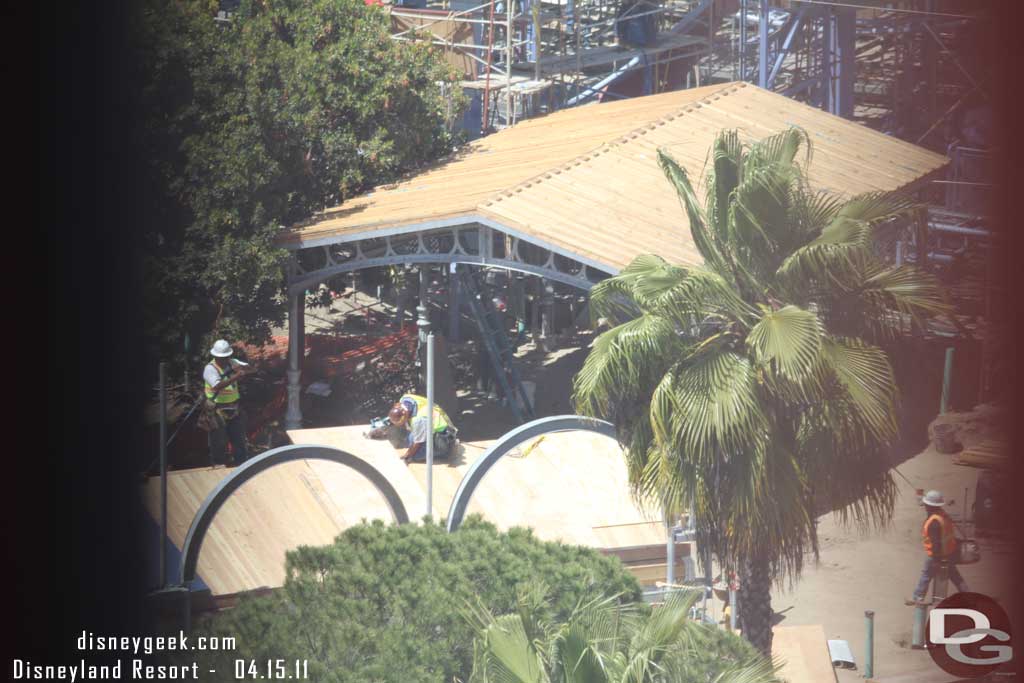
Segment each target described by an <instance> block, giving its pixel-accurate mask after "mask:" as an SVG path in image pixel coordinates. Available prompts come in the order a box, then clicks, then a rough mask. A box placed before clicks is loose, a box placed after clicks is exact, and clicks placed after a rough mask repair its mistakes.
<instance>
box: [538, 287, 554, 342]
mask: <svg viewBox="0 0 1024 683" xmlns="http://www.w3.org/2000/svg"><path fill="white" fill-rule="evenodd" d="M540 282H541V295H540V346H541V348H542V349H544V350H545V351H547V352H549V353H550V352H551V351H554V350H555V335H554V329H553V325H554V322H555V320H554V318H555V315H554V314H555V297H554V294H555V288H554V287H553V286H552V285H551V283H550V282H549V281H548V280H547V279H541V281H540Z"/></svg>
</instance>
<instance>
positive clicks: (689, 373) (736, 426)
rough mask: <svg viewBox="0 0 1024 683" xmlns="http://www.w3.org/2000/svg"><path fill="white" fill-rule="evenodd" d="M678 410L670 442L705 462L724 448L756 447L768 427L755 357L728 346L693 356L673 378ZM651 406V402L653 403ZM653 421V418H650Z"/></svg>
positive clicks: (728, 449) (674, 401)
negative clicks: (753, 359)
mask: <svg viewBox="0 0 1024 683" xmlns="http://www.w3.org/2000/svg"><path fill="white" fill-rule="evenodd" d="M672 389H673V397H672V402H673V404H674V409H675V412H674V414H673V415H672V416H670V417H659V418H658V419H669V420H670V424H671V425H672V437H671V441H670V442H669V444H664V445H666V446H668V445H670V444H671V446H672V447H674V448H675V449H676V450H678V452H680V453H681V454H683V455H684V457H686V458H688V459H695V460H696V461H697V462H702V463H706V462H708V461H710V460H713V459H714V458H715V457H717V456H718V455H719V454H720V453H721V452H723V451H724V452H743V451H745V450H748V449H752V448H757V447H758V444H759V443H761V442H763V440H764V439H765V438H766V437H767V435H768V431H769V422H768V418H767V416H766V415H765V414H764V411H763V409H762V406H761V403H760V400H759V397H758V392H757V378H756V374H755V371H754V368H753V364H752V363H751V361H750V360H749V359H748V358H747V357H746V356H744V355H741V354H739V353H736V352H734V351H730V350H728V349H727V348H713V347H712V348H709V349H708V350H705V351H703V352H701V353H698V354H696V355H694V356H691V357H689V358H688V359H687V360H686V362H685V364H683V365H682V366H681V367H680V369H679V370H678V372H677V373H676V375H675V378H674V379H673V381H672ZM652 407H653V406H652ZM653 421H654V419H653V418H652V422H653Z"/></svg>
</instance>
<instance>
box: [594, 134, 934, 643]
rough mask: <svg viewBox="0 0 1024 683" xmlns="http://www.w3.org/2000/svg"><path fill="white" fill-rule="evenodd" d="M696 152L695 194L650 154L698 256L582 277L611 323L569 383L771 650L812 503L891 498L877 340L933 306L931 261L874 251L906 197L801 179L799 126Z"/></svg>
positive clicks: (807, 547)
mask: <svg viewBox="0 0 1024 683" xmlns="http://www.w3.org/2000/svg"><path fill="white" fill-rule="evenodd" d="M801 146H806V156H805V158H804V160H803V162H802V163H801V162H800V160H798V156H797V155H798V152H799V150H800V148H801ZM711 157H712V158H711V163H710V165H709V172H708V174H707V176H706V178H705V186H706V197H705V201H704V203H703V205H702V204H701V202H700V201H699V200H698V199H697V195H696V192H695V190H694V188H693V186H692V184H691V182H690V179H689V177H688V175H687V173H686V171H685V170H684V169H683V168H682V167H681V166H680V165H679V164H678V163H676V162H675V161H674V160H673V159H672V158H671V157H670V156H668V155H667V154H665V153H664V152H661V153H659V157H658V158H659V163H660V165H661V167H662V169H663V170H664V172H665V174H666V176H667V177H668V179H669V180H670V181H671V182H672V184H673V186H674V187H675V188H676V191H677V192H678V194H679V197H680V200H681V202H682V204H683V206H684V207H685V210H686V213H687V215H688V217H689V223H690V233H691V234H692V237H693V241H694V243H695V244H696V246H697V248H698V249H699V250H700V253H701V255H702V256H703V259H704V264H703V265H702V266H699V267H692V268H690V267H685V268H684V267H680V266H676V265H673V264H671V263H667V262H666V261H665V260H664V259H662V258H660V257H658V256H653V255H647V256H640V257H638V258H636V259H635V260H634V261H633V262H632V263H631V264H630V265H629V266H627V267H626V268H625V269H624V270H623V271H622V272H620V273H619V274H618V275H617V276H615V277H613V278H610V279H608V280H606V281H604V282H602V283H600V284H598V285H596V286H595V287H594V289H593V290H592V292H591V306H592V310H593V312H594V315H595V316H598V317H604V318H606V319H608V320H610V321H611V322H612V323H613V324H614V325H615V326H614V327H613V328H612V329H610V330H608V331H606V332H604V333H602V334H601V335H600V336H599V337H598V338H597V339H596V340H595V342H594V346H593V350H592V352H591V354H590V355H589V357H588V358H587V361H586V363H585V364H584V366H583V368H582V370H581V371H580V373H579V374H578V375H577V377H576V379H575V387H574V388H575V398H576V403H577V408H578V409H579V410H580V412H582V413H584V414H590V415H596V416H605V417H607V418H609V419H611V420H612V421H613V422H614V423H615V425H616V427H617V429H618V434H619V438H620V439H621V440H622V442H623V443H624V445H625V450H626V453H627V459H628V471H629V476H630V481H631V483H632V485H633V486H634V488H635V490H636V492H637V493H638V494H639V495H641V496H645V497H651V498H654V499H655V500H657V501H659V502H660V503H661V504H662V505H663V506H664V507H665V508H666V510H667V511H669V512H678V511H681V510H683V509H686V508H687V507H692V509H693V510H694V513H695V516H696V521H697V530H698V541H699V542H700V543H704V544H707V545H706V547H708V548H709V549H711V550H712V551H713V552H714V553H715V554H716V556H717V557H718V558H719V560H720V561H721V562H722V563H723V564H725V565H726V566H730V567H735V568H737V569H738V570H739V573H740V579H741V581H740V583H741V589H740V603H739V609H738V617H739V625H740V627H741V628H742V630H743V633H744V635H745V636H746V637H747V638H748V639H749V640H750V641H751V642H752V643H753V644H754V645H755V646H756V647H757V648H758V649H759V650H761V651H762V652H765V653H770V651H771V619H772V610H771V601H770V588H771V584H772V581H773V580H782V579H783V578H784V577H789V578H790V579H793V578H795V577H796V576H798V575H799V573H800V570H801V567H802V563H803V559H804V556H805V554H807V553H812V554H813V556H814V557H815V559H816V558H817V550H818V538H817V535H816V532H815V518H816V517H817V516H818V514H820V513H821V512H823V511H824V510H828V509H832V508H838V509H839V511H840V513H841V515H842V518H843V519H844V520H849V519H854V520H857V521H859V522H863V523H869V522H871V521H874V522H878V523H884V522H885V521H886V520H887V519H888V518H889V516H890V515H891V511H892V506H893V501H894V496H895V489H894V484H893V481H892V479H891V477H890V475H889V473H888V463H887V454H886V447H887V446H888V445H889V444H890V443H892V442H893V440H894V438H895V437H896V435H897V431H898V430H897V419H896V412H895V411H896V402H897V387H896V385H895V383H894V381H893V370H892V367H891V365H890V362H889V358H888V355H887V352H886V350H885V348H886V346H888V345H891V344H894V343H895V342H896V341H898V340H899V339H900V338H901V337H903V336H904V335H905V334H907V332H908V330H909V329H910V328H911V326H912V325H913V324H914V322H915V321H916V322H917V323H920V322H921V321H923V320H924V319H925V318H927V317H929V316H932V315H935V314H941V313H946V312H947V311H948V309H947V307H946V305H945V304H944V301H945V299H944V296H943V293H942V292H941V291H940V288H939V286H938V285H937V283H936V281H935V280H934V278H932V277H931V276H930V275H928V274H926V273H924V272H922V271H920V270H919V269H916V268H914V267H912V266H908V265H902V266H894V265H891V264H889V263H887V262H885V261H884V260H883V259H882V258H880V256H879V250H878V249H877V248H876V247H877V243H878V241H879V239H880V238H881V236H882V235H883V234H884V233H885V232H886V231H887V230H889V229H890V228H891V224H892V222H893V221H899V220H904V219H906V218H907V217H908V216H909V215H910V214H911V213H912V212H913V211H914V210H915V206H914V205H913V203H912V202H910V201H909V200H908V199H907V198H905V197H901V196H898V195H893V194H878V193H876V194H868V195H863V196H859V197H854V198H852V199H849V200H845V201H844V200H843V199H841V198H837V197H833V196H829V195H828V194H827V193H821V192H814V191H812V190H811V189H810V188H809V187H808V183H807V180H806V170H807V164H809V163H810V158H811V154H810V141H809V140H808V138H807V136H806V134H805V133H804V132H802V131H801V130H799V129H791V130H789V131H787V132H784V133H781V134H778V135H775V136H772V137H769V138H767V139H765V140H762V141H760V142H758V143H755V144H752V145H749V146H748V145H744V144H741V142H740V139H739V137H738V134H737V133H735V132H724V133H722V134H720V135H719V136H718V137H717V139H716V141H715V143H714V147H713V149H712V151H711ZM823 508H824V509H823Z"/></svg>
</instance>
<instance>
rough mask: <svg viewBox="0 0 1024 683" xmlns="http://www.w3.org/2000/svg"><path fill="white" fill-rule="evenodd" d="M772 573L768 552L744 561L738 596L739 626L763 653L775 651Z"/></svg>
mask: <svg viewBox="0 0 1024 683" xmlns="http://www.w3.org/2000/svg"><path fill="white" fill-rule="evenodd" d="M771 588H772V575H771V567H770V565H769V558H768V556H767V555H759V556H757V557H753V558H750V559H748V560H746V561H744V562H743V563H742V567H741V569H740V590H739V595H738V596H737V598H738V600H737V606H736V613H737V614H736V616H737V626H739V628H740V630H741V631H742V632H743V637H744V638H746V639H747V640H748V641H750V644H751V645H753V646H754V647H755V648H757V649H758V651H760V652H761V654H763V655H765V656H766V657H771V654H772V616H773V613H772V595H771Z"/></svg>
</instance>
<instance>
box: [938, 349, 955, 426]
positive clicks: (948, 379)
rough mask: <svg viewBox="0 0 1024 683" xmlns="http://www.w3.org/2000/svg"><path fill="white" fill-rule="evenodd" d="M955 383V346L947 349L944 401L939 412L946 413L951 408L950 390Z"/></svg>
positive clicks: (943, 375) (944, 373)
mask: <svg viewBox="0 0 1024 683" xmlns="http://www.w3.org/2000/svg"><path fill="white" fill-rule="evenodd" d="M952 383H953V347H952V346H950V347H949V348H948V349H946V366H945V368H944V369H943V371H942V402H941V403H940V404H939V414H940V415H942V414H945V412H946V410H948V409H949V392H950V388H951V385H952Z"/></svg>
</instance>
